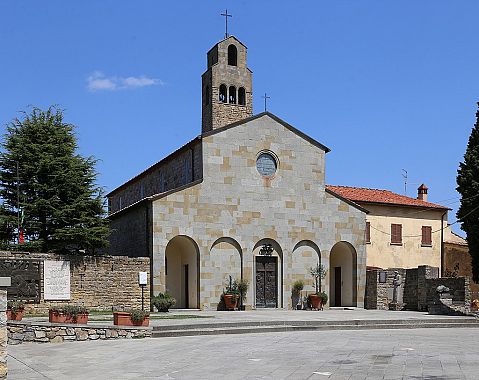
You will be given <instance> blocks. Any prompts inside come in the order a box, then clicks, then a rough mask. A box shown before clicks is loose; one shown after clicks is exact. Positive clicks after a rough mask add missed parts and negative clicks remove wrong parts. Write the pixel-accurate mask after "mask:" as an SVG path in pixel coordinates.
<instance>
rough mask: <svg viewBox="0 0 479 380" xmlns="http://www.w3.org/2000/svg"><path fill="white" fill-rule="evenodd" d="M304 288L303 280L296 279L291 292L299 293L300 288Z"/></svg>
mask: <svg viewBox="0 0 479 380" xmlns="http://www.w3.org/2000/svg"><path fill="white" fill-rule="evenodd" d="M303 289H304V281H303V280H296V281H295V282H294V284H293V293H295V294H299V292H301V290H303Z"/></svg>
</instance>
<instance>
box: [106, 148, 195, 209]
mask: <svg viewBox="0 0 479 380" xmlns="http://www.w3.org/2000/svg"><path fill="white" fill-rule="evenodd" d="M201 160H202V154H201V140H199V139H195V140H193V141H192V142H190V143H188V144H186V145H185V146H184V147H182V148H180V149H178V150H177V151H176V152H174V153H172V154H171V155H170V156H168V157H166V158H165V159H163V160H162V161H160V162H159V163H157V164H155V165H154V166H152V167H151V168H149V169H147V170H146V171H145V172H144V173H142V174H141V175H139V176H138V177H137V178H136V179H134V180H132V181H131V182H130V183H128V184H126V185H125V186H123V187H122V188H120V189H118V190H116V191H114V192H113V193H112V194H111V195H110V196H109V197H108V207H109V213H115V212H117V211H119V210H122V209H124V208H125V207H128V206H130V205H132V204H134V203H136V202H138V201H140V200H141V199H144V198H146V197H150V196H152V195H155V194H159V193H163V192H165V191H168V190H172V189H175V188H177V187H181V186H183V185H186V184H188V183H190V182H193V181H196V180H198V179H201V178H202V176H203V174H202V167H203V166H202V161H201Z"/></svg>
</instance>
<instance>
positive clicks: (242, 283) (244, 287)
mask: <svg viewBox="0 0 479 380" xmlns="http://www.w3.org/2000/svg"><path fill="white" fill-rule="evenodd" d="M236 285H237V287H238V292H239V296H240V310H245V305H244V300H245V299H246V294H247V293H248V287H249V282H248V280H245V279H243V278H242V279H241V280H239V281H238V283H237V284H236Z"/></svg>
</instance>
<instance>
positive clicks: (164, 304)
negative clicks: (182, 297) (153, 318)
mask: <svg viewBox="0 0 479 380" xmlns="http://www.w3.org/2000/svg"><path fill="white" fill-rule="evenodd" d="M151 304H152V305H153V306H154V307H155V308H156V309H157V310H158V311H159V312H162V313H166V312H167V311H168V309H169V308H170V307H172V306H174V305H175V304H176V300H175V299H174V298H173V297H172V296H170V295H169V294H168V293H159V294H158V295H157V296H152V297H151Z"/></svg>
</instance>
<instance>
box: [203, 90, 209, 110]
mask: <svg viewBox="0 0 479 380" xmlns="http://www.w3.org/2000/svg"><path fill="white" fill-rule="evenodd" d="M204 96H205V99H204V103H205V105H206V106H207V105H208V104H210V86H206V87H205V94H204Z"/></svg>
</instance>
